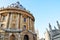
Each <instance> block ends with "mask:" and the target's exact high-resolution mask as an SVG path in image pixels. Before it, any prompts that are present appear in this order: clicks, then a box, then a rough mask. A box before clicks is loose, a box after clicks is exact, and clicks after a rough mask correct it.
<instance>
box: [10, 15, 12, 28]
mask: <svg viewBox="0 0 60 40" xmlns="http://www.w3.org/2000/svg"><path fill="white" fill-rule="evenodd" d="M11 22H12V14H11V16H10V21H9V28H11Z"/></svg>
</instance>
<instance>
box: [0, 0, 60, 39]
mask: <svg viewBox="0 0 60 40" xmlns="http://www.w3.org/2000/svg"><path fill="white" fill-rule="evenodd" d="M17 1H19V2H20V3H21V4H22V5H23V6H24V7H25V8H26V9H27V10H30V12H31V13H32V14H33V15H34V17H35V29H38V30H39V34H40V35H39V36H40V38H41V37H44V33H45V31H46V28H48V23H51V25H52V28H54V26H56V27H57V24H56V21H57V20H58V21H59V23H60V0H0V7H3V6H4V7H5V6H8V5H10V4H12V3H15V2H17Z"/></svg>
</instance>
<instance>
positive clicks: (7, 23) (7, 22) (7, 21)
mask: <svg viewBox="0 0 60 40" xmlns="http://www.w3.org/2000/svg"><path fill="white" fill-rule="evenodd" d="M8 25H9V13H8V14H7V19H6V28H8V27H9V26H8Z"/></svg>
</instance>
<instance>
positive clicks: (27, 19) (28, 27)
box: [27, 17, 29, 30]
mask: <svg viewBox="0 0 60 40" xmlns="http://www.w3.org/2000/svg"><path fill="white" fill-rule="evenodd" d="M27 20H28V21H27V24H28V30H29V17H28V18H27Z"/></svg>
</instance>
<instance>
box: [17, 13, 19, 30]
mask: <svg viewBox="0 0 60 40" xmlns="http://www.w3.org/2000/svg"><path fill="white" fill-rule="evenodd" d="M18 27H19V14H18V15H17V29H18Z"/></svg>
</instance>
